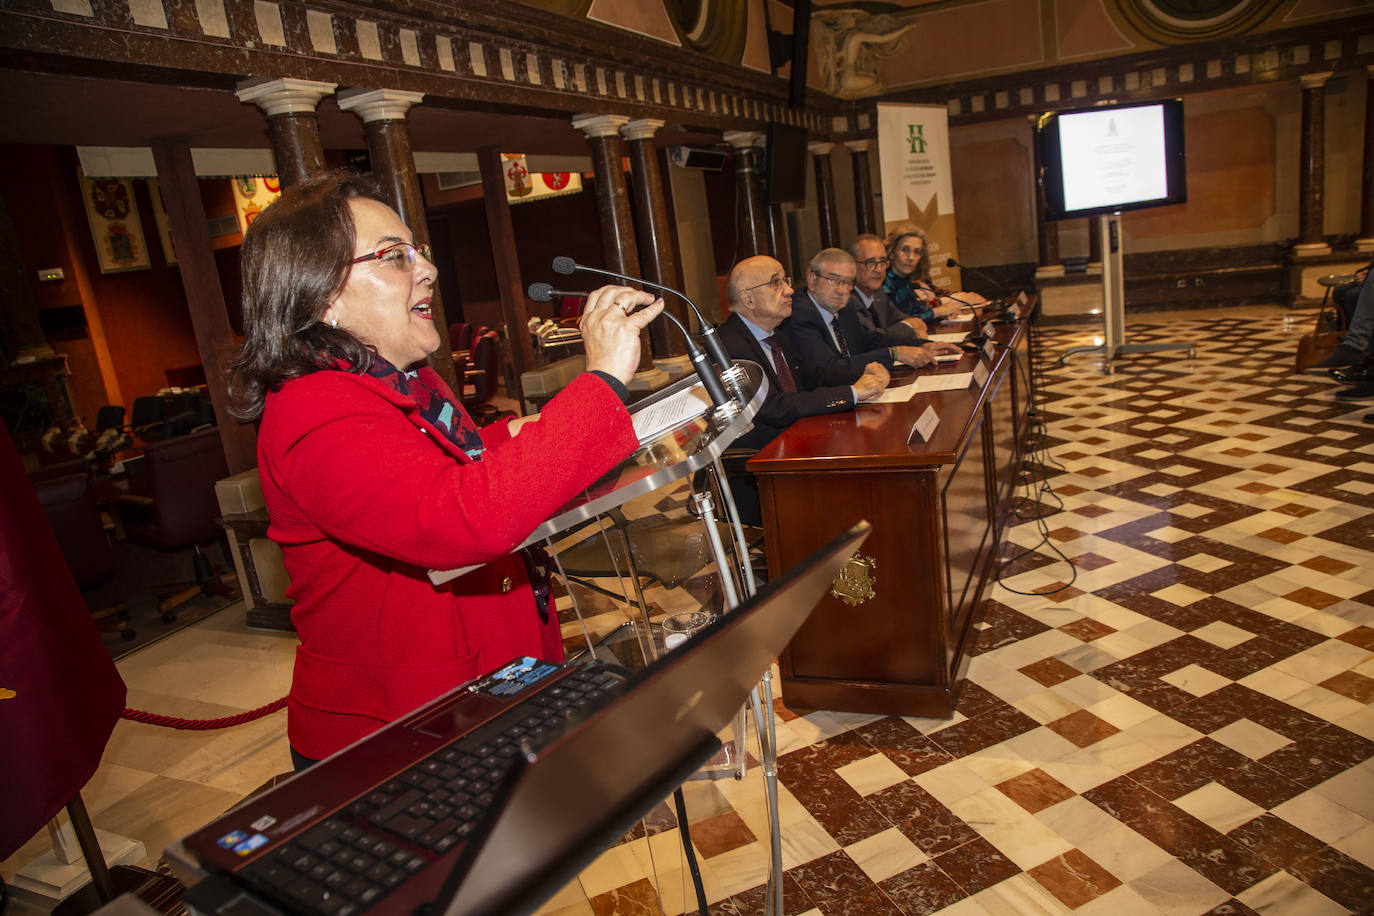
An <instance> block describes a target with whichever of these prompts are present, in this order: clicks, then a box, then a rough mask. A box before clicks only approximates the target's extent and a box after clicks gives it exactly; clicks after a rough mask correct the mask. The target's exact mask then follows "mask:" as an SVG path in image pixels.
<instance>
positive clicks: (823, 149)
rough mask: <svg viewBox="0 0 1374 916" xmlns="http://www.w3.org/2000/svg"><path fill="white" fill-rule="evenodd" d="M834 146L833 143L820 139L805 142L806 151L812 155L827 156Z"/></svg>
mask: <svg viewBox="0 0 1374 916" xmlns="http://www.w3.org/2000/svg"><path fill="white" fill-rule="evenodd" d="M834 148H835V144H833V143H825V142H821V141H818V142H816V143H808V144H806V151H807V152H808V153H810V154H811V155H813V156H829V155H830V151H831V150H833V149H834Z"/></svg>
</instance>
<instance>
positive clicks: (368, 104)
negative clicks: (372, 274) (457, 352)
mask: <svg viewBox="0 0 1374 916" xmlns="http://www.w3.org/2000/svg"><path fill="white" fill-rule="evenodd" d="M424 97H425V95H424V93H423V92H402V91H400V90H398V89H348V90H345V91H344V92H341V93H339V97H338V102H339V107H340V108H341V109H343V110H344V111H351V112H353V113H354V114H356V115H357V116H358V117H360V118H362V120H363V133H364V135H365V136H366V137H367V151H368V154H369V156H370V157H371V159H372V174H373V175H375V176H376V178H377V180H378V181H379V182H380V183H381V185H382V187H383V188H384V189H385V190H386V195H387V197H388V198H389V201H390V203H391V206H392V207H393V208H395V210H396V212H397V213H398V214H400V217H401V222H403V223H405V224H406V226H408V227H409V228H410V235H411V238H412V239H413V240H414V242H415V244H416V245H428V244H429V224H428V222H427V221H426V220H425V199H424V196H423V195H422V194H421V193H420V176H419V174H418V173H417V172H416V171H415V156H414V154H413V153H412V152H411V149H410V130H409V128H408V127H407V125H406V114H407V113H408V112H409V111H410V108H411V106H412V105H418V104H420V101H421V100H422V99H423V98H424ZM430 314H432V315H433V316H434V326H435V328H436V329H437V330H438V331H439V349H438V350H436V351H434V353H433V354H431V355H430V358H429V363H430V367H431V368H432V369H434V371H435V372H437V373H439V377H440V378H442V379H443V380H444V381H446V382H448V384H449V387H450V388H452V389H453V390H454V391H462V383H461V382H460V381H459V380H458V375H457V373H456V372H455V371H454V369H453V356H452V352H453V345H452V344H451V343H450V342H449V337H448V317H447V315H446V314H445V312H444V304H443V299H442V296H441V290H440V289H439V284H438V283H437V282H436V283H435V285H434V298H433V300H432V301H431V302H430ZM528 336H529V335H528V334H527V333H526V332H525V328H524V327H521V328H520V329H519V331H518V332H517V331H516V330H515V329H513V328H510V327H507V328H506V339H507V340H509V341H511V342H512V347H511V349H512V351H514V350H516V349H517V345H516V342H517V341H518V340H522V339H525V338H527V337H528ZM511 358H512V360H513V361H514V362H515V363H516V366H515V369H516V375H517V376H518V375H519V373H521V372H523V371H524V370H525V369H526V368H527V367H528V364H526V365H523V366H522V365H520V362H521V360H520V357H519V356H517V355H516V353H515V352H512V354H511Z"/></svg>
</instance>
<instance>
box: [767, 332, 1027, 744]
mask: <svg viewBox="0 0 1374 916" xmlns="http://www.w3.org/2000/svg"><path fill="white" fill-rule="evenodd" d="M993 336H994V339H995V340H997V341H998V343H999V347H998V350H997V353H996V356H995V358H994V359H993V360H992V362H991V364H990V373H989V376H988V380H987V382H986V384H985V385H984V386H983V387H982V388H981V389H974V388H972V387H970V388H967V389H963V390H959V391H944V392H933V393H924V394H917V395H916V396H914V397H913V398H912V399H911V400H910V401H908V402H906V403H904V404H875V405H861V406H860V407H858V408H857V409H856V410H855V411H854V412H853V413H842V414H829V415H826V416H819V417H808V418H806V419H804V420H800V421H798V422H797V423H795V424H794V425H793V426H792V427H790V428H789V429H788V430H787V431H786V432H785V433H783V434H782V435H781V436H779V437H778V438H777V439H775V440H774V441H773V442H771V443H769V445H768V446H767V447H765V448H764V449H763V450H761V451H760V452H759V453H758V455H757V456H755V457H754V458H752V459H751V460H750V461H749V464H748V467H749V469H750V470H751V471H753V472H754V473H755V474H756V475H757V476H758V479H759V487H760V496H761V498H762V504H763V523H764V531H765V539H766V543H767V553H768V568H769V571H770V573H771V574H772V575H773V576H777V575H778V574H779V573H780V571H781V570H784V569H787V568H789V567H791V566H792V565H793V564H795V563H797V562H798V561H800V560H801V559H802V558H804V557H805V556H806V555H807V554H809V553H811V552H812V551H813V550H815V549H816V548H818V547H820V546H821V545H823V544H824V543H826V542H827V541H828V540H830V538H831V537H833V536H834V535H835V534H836V532H839V531H841V530H843V529H844V528H845V527H847V526H849V525H851V524H853V523H854V522H856V521H858V520H859V519H868V520H869V521H870V522H872V523H873V534H872V536H871V537H869V539H868V541H867V542H866V543H865V544H864V546H863V548H862V550H861V552H860V555H861V556H864V557H871V558H872V559H873V560H874V561H876V567H875V568H874V575H875V576H876V579H875V581H874V585H873V589H874V591H875V592H876V594H875V595H874V596H873V597H872V598H869V599H868V600H866V601H863V602H862V603H860V604H858V605H856V606H851V605H850V604H847V603H845V602H843V601H842V600H840V598H839V597H837V596H836V595H835V594H834V593H833V592H832V593H831V594H828V595H826V596H825V597H824V598H823V599H821V603H820V605H819V606H818V607H817V608H816V610H815V612H814V613H813V614H812V615H811V617H810V619H809V620H808V621H807V622H806V623H805V624H804V625H803V626H802V628H801V630H800V631H799V632H798V633H797V635H796V637H794V638H793V640H792V642H791V643H790V644H789V645H788V647H787V649H786V651H785V652H784V653H783V655H782V657H781V659H780V667H781V671H782V692H783V696H784V698H785V699H786V701H787V703H788V705H789V706H793V707H800V708H805V709H842V710H851V711H856V712H876V713H898V714H901V715H911V716H931V717H940V716H949V715H952V714H953V710H954V702H955V699H956V697H957V693H958V686H959V681H960V676H961V667H962V665H964V664H965V661H966V657H967V654H968V648H969V646H970V644H971V642H972V640H973V639H974V638H975V637H976V635H977V631H976V630H975V629H974V628H973V625H974V623H975V622H976V621H977V620H978V619H979V618H980V616H981V614H980V605H981V599H982V594H983V589H984V587H985V586H986V584H987V582H988V579H989V577H990V576H991V575H992V573H993V571H994V569H995V563H996V559H997V545H998V542H999V540H1000V536H1001V533H1002V526H1003V522H1004V521H1005V518H1006V515H1007V513H1008V510H1009V506H1010V504H1011V500H1012V496H1013V491H1014V489H1015V481H1016V471H1017V469H1018V468H1019V466H1020V463H1021V460H1022V454H1023V452H1024V448H1025V443H1026V437H1027V422H1026V413H1027V410H1028V408H1029V403H1030V399H1029V397H1028V394H1029V392H1028V391H1027V381H1028V379H1029V377H1030V375H1029V373H1030V352H1029V341H1028V336H1027V328H1026V323H1025V322H1024V321H1018V322H1016V323H1015V324H1012V325H1002V326H998V327H997V328H996V329H995V334H994V335H993ZM980 361H981V362H983V363H984V364H985V365H987V364H988V362H987V360H985V359H983V357H982V356H981V355H974V354H966V355H965V356H964V358H963V359H962V360H960V361H959V363H957V364H954V365H952V366H946V367H942V368H941V369H940V370H939V371H941V372H969V371H972V370H973V369H974V367H975V366H976V365H977V364H978V362H980ZM922 371H928V370H922ZM909 380H910V377H909V376H908V377H907V378H897V379H896V381H898V382H904V381H909ZM927 407H934V408H935V410H936V411H937V413H938V414H939V417H940V422H939V426H938V427H936V429H935V430H934V432H933V433H932V435H931V441H929V442H923V441H921V439H920V436H919V435H915V436H913V427H914V426H915V424H916V421H917V419H918V418H919V417H920V416H921V414H922V413H923V412H924V411H925V410H926V408H927ZM909 438H914V439H915V441H914V442H911V443H908V439H909Z"/></svg>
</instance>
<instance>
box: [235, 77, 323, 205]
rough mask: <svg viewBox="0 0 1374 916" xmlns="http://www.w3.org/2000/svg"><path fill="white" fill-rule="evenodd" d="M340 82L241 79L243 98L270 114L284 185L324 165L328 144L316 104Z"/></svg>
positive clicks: (290, 183) (273, 141) (238, 92)
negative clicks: (325, 145) (323, 139)
mask: <svg viewBox="0 0 1374 916" xmlns="http://www.w3.org/2000/svg"><path fill="white" fill-rule="evenodd" d="M337 85H338V84H337V83H321V82H317V81H315V80H298V79H291V78H283V79H269V80H245V81H243V82H241V83H239V86H238V89H237V90H236V93H237V95H238V97H239V101H241V102H252V103H254V104H255V105H257V106H258V107H259V108H261V109H262V111H263V113H264V114H265V115H267V123H268V126H269V127H270V128H271V130H272V151H273V152H274V153H275V154H276V157H277V177H278V178H280V179H281V186H282V187H283V188H289V187H291V185H293V184H295V183H296V182H298V181H300V180H301V179H303V178H305V177H306V176H307V175H309V174H310V173H311V172H318V171H320V170H321V169H323V168H324V146H323V145H322V144H321V143H320V125H319V121H318V120H317V119H316V117H315V106H316V105H318V104H319V102H320V99H322V98H324V97H325V96H327V95H329V94H330V93H331V92H333V91H334V89H335V87H336V86H337Z"/></svg>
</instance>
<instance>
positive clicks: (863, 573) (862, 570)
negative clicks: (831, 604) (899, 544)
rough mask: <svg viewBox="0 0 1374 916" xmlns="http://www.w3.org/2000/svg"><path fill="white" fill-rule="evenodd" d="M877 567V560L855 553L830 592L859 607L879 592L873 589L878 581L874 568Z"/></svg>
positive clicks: (832, 585)
mask: <svg viewBox="0 0 1374 916" xmlns="http://www.w3.org/2000/svg"><path fill="white" fill-rule="evenodd" d="M877 568H878V561H877V560H875V559H873V558H872V557H865V556H861V555H860V554H858V553H855V554H854V556H852V557H850V558H849V562H848V563H846V564H844V568H843V569H841V570H840V573H839V575H837V576H836V577H835V581H834V582H833V583H832V584H831V586H830V594H831V595H834V596H835V597H836V598H839V599H840V600H841V601H843V602H844V603H845V604H847V605H849V606H850V607H858V606H859V605H861V604H863V603H864V602H865V601H867V600H868V599H869V598H874V597H877V595H878V593H877V592H876V591H874V590H873V586H874V584H876V583H877V581H878V576H877V575H876V574H875V573H874V572H873V570H875V569H877Z"/></svg>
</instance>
